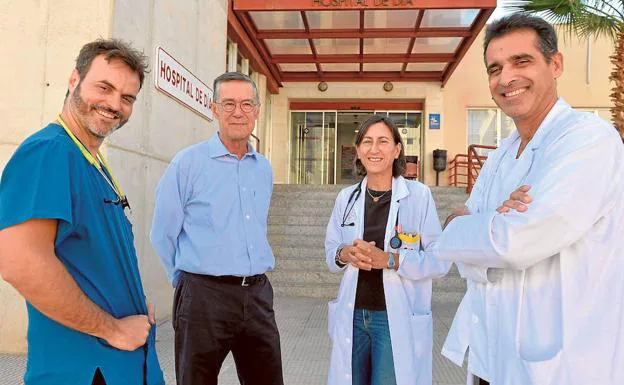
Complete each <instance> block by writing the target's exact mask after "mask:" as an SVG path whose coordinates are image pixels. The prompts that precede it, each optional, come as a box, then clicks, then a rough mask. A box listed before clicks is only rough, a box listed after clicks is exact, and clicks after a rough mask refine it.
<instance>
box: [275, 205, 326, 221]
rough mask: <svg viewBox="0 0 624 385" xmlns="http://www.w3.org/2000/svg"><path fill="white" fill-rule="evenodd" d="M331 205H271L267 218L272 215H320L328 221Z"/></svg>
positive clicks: (297, 216) (296, 216)
mask: <svg viewBox="0 0 624 385" xmlns="http://www.w3.org/2000/svg"><path fill="white" fill-rule="evenodd" d="M333 208H334V206H333V205H331V206H330V205H326V206H322V207H315V206H308V205H302V204H299V206H280V205H278V206H273V205H271V208H270V210H269V218H271V217H273V216H291V217H295V218H300V217H321V218H325V219H326V220H327V221H329V217H330V216H331V212H332V209H333Z"/></svg>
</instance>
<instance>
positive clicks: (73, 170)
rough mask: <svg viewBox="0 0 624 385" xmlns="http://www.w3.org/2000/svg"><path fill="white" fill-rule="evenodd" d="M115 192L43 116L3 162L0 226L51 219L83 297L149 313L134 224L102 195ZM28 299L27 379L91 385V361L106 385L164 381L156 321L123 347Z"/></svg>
mask: <svg viewBox="0 0 624 385" xmlns="http://www.w3.org/2000/svg"><path fill="white" fill-rule="evenodd" d="M116 199H117V195H116V194H115V192H114V191H113V190H112V188H111V187H110V186H109V185H108V183H107V182H106V180H105V179H104V178H103V176H102V175H101V174H100V173H99V171H98V170H97V169H96V168H95V167H94V166H92V165H91V164H90V163H89V162H88V161H87V160H86V159H85V158H84V156H83V155H82V153H81V152H80V150H79V149H78V147H77V146H76V145H75V144H74V142H73V141H72V140H71V138H70V137H69V136H68V135H67V133H66V132H65V130H64V129H63V128H62V127H61V126H60V125H58V124H49V125H48V126H47V127H45V128H44V129H42V130H40V131H39V132H37V133H35V134H34V135H32V136H30V137H29V138H28V139H26V140H25V141H24V142H23V143H22V144H21V145H20V146H19V147H18V149H17V150H16V151H15V153H14V154H13V156H12V157H11V159H10V160H9V162H8V163H7V165H6V167H5V169H4V172H3V174H2V179H1V181H0V229H4V228H7V227H10V226H14V225H16V224H19V223H22V222H24V221H27V220H29V219H35V218H39V219H57V220H58V230H57V234H56V241H55V251H56V255H57V256H58V258H59V259H60V260H61V262H63V264H64V265H65V267H66V268H67V271H68V272H69V273H70V274H71V275H72V277H73V278H74V280H76V283H77V284H78V286H80V288H81V289H82V290H83V291H84V293H85V294H86V295H87V297H89V298H90V299H91V301H93V302H94V303H96V304H97V305H98V306H100V307H101V308H102V309H103V310H104V311H106V312H108V313H109V314H111V315H112V316H113V317H115V318H121V317H125V316H129V315H136V314H147V307H146V303H145V294H144V292H143V286H142V283H141V278H140V276H139V267H138V262H137V256H136V250H135V248H134V236H133V234H132V225H131V223H130V222H129V221H128V219H127V217H126V215H125V213H124V210H123V208H122V207H121V205H115V204H112V203H106V202H105V200H110V201H115V200H116ZM26 305H27V309H28V364H27V367H26V374H25V376H24V381H25V383H26V385H58V384H79V385H83V384H84V385H90V384H91V380H92V378H93V375H94V373H95V371H96V369H97V368H99V369H100V370H101V372H102V374H103V375H104V378H105V380H106V383H107V385H128V384H137V385H142V384H147V385H161V384H164V383H165V381H164V379H163V375H162V371H161V369H160V366H159V364H158V359H157V357H156V348H155V336H156V326H153V327H152V328H151V331H150V335H149V338H148V342H147V344H146V346H145V347H142V348H139V349H137V350H135V351H132V352H127V351H121V350H117V349H115V348H113V347H111V346H110V345H108V344H107V343H106V342H105V341H103V340H101V339H98V338H96V337H93V336H90V335H87V334H84V333H80V332H78V331H75V330H73V329H69V328H67V327H65V326H63V325H61V324H59V323H57V322H55V321H53V320H51V319H50V318H48V317H46V316H45V315H43V314H42V313H40V312H39V311H38V310H37V309H35V308H34V307H33V306H32V305H30V304H29V303H28V302H27V303H26ZM144 371H145V372H146V373H147V375H145V374H144ZM145 378H146V380H145V382H144V379H145Z"/></svg>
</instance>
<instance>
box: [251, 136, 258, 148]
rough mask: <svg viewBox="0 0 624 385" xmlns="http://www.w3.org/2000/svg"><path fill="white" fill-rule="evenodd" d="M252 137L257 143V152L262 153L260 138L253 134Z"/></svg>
mask: <svg viewBox="0 0 624 385" xmlns="http://www.w3.org/2000/svg"><path fill="white" fill-rule="evenodd" d="M251 137H252V138H253V139H254V140H255V141H256V146H255V148H256V152H260V138H258V137H257V136H255V135H254V134H251Z"/></svg>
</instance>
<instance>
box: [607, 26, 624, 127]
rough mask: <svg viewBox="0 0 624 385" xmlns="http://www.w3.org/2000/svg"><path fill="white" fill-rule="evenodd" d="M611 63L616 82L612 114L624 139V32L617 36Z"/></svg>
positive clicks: (612, 96)
mask: <svg viewBox="0 0 624 385" xmlns="http://www.w3.org/2000/svg"><path fill="white" fill-rule="evenodd" d="M611 63H612V64H613V72H611V76H609V80H611V81H613V82H614V83H615V85H614V87H613V88H612V89H611V95H610V96H611V100H612V101H613V107H612V108H611V115H612V117H613V125H614V126H615V128H616V129H617V130H618V131H619V132H620V135H621V136H622V138H623V139H624V32H620V33H619V34H618V36H617V39H616V41H615V51H614V53H613V55H612V56H611Z"/></svg>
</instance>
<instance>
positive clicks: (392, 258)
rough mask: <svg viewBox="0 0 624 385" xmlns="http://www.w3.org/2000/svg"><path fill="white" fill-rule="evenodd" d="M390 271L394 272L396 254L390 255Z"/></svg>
mask: <svg viewBox="0 0 624 385" xmlns="http://www.w3.org/2000/svg"><path fill="white" fill-rule="evenodd" d="M388 269H390V270H394V254H392V253H388Z"/></svg>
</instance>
